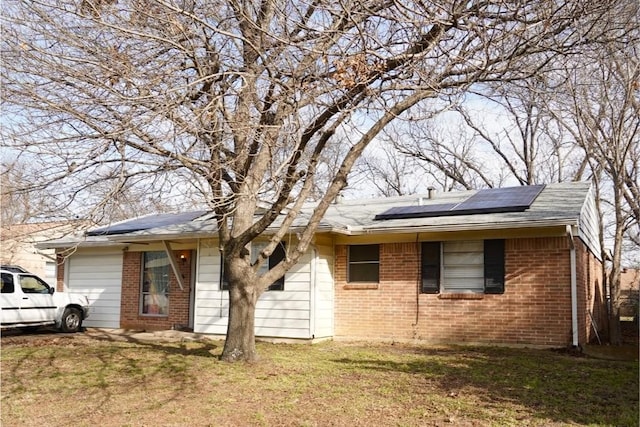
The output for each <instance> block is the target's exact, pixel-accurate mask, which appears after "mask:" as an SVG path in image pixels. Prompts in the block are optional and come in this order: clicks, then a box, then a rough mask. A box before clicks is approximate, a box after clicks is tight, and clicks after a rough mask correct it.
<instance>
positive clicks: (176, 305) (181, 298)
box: [120, 251, 193, 330]
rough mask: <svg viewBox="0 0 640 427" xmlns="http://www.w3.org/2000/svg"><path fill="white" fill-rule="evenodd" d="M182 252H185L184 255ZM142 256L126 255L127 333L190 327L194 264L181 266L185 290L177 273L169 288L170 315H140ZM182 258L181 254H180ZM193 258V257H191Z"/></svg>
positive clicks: (123, 305) (124, 297) (123, 312)
mask: <svg viewBox="0 0 640 427" xmlns="http://www.w3.org/2000/svg"><path fill="white" fill-rule="evenodd" d="M181 252H182V251H181ZM142 255H143V253H142V252H125V253H124V258H123V263H122V296H121V309H120V310H121V311H120V327H121V328H123V329H142V330H167V329H172V328H174V327H175V326H177V325H179V326H185V325H188V324H189V288H190V286H191V285H190V284H191V263H190V262H187V263H185V264H183V263H181V262H178V265H179V266H180V271H181V273H182V275H183V277H184V280H183V284H184V290H181V289H180V286H179V285H178V281H177V280H176V278H175V276H174V274H173V271H172V272H171V279H170V284H169V315H168V316H158V315H149V314H144V315H143V314H140V298H141V294H140V282H141V277H142ZM176 256H178V252H176ZM192 258H193V253H191V254H190V255H189V257H188V259H189V260H191V259H192Z"/></svg>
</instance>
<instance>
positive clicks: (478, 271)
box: [421, 239, 505, 294]
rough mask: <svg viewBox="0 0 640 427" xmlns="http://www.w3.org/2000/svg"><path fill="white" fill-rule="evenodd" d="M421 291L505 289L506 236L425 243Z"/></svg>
mask: <svg viewBox="0 0 640 427" xmlns="http://www.w3.org/2000/svg"><path fill="white" fill-rule="evenodd" d="M421 250H422V254H421V259H422V287H421V291H422V293H440V292H443V293H445V292H449V293H464V292H474V293H487V294H501V293H504V275H505V271H504V240H501V239H496V240H466V241H447V242H423V243H422V247H421Z"/></svg>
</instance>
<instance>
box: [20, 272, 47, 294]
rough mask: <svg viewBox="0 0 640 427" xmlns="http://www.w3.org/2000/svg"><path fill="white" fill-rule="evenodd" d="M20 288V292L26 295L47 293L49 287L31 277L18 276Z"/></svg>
mask: <svg viewBox="0 0 640 427" xmlns="http://www.w3.org/2000/svg"><path fill="white" fill-rule="evenodd" d="M20 287H21V288H22V292H24V293H26V294H46V293H49V286H48V285H47V284H46V283H44V282H43V281H42V280H39V279H38V278H36V277H33V276H20Z"/></svg>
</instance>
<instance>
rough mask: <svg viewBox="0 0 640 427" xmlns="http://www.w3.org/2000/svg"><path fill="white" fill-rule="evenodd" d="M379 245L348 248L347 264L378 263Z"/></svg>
mask: <svg viewBox="0 0 640 427" xmlns="http://www.w3.org/2000/svg"><path fill="white" fill-rule="evenodd" d="M379 260H380V245H354V246H349V262H364V261H379Z"/></svg>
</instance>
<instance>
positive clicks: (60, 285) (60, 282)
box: [56, 254, 65, 292]
mask: <svg viewBox="0 0 640 427" xmlns="http://www.w3.org/2000/svg"><path fill="white" fill-rule="evenodd" d="M64 261H65V257H64V256H63V255H62V254H56V291H57V292H63V291H64Z"/></svg>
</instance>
